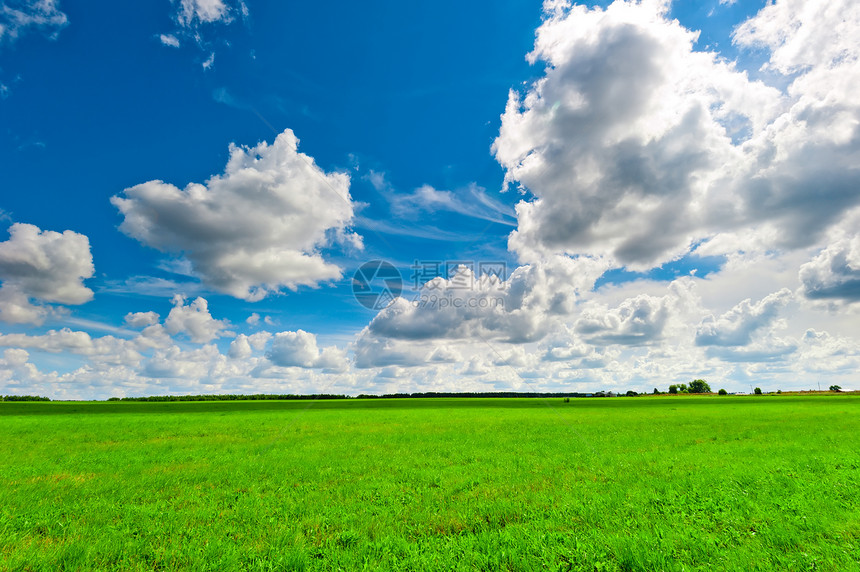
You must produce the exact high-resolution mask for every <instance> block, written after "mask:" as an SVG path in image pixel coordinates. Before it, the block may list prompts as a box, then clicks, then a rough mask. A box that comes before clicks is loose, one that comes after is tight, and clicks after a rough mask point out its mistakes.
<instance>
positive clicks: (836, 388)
mask: <svg viewBox="0 0 860 572" xmlns="http://www.w3.org/2000/svg"><path fill="white" fill-rule="evenodd" d="M830 391H835V392H836V393H839V392H840V391H842V386H840V385H831V386H830Z"/></svg>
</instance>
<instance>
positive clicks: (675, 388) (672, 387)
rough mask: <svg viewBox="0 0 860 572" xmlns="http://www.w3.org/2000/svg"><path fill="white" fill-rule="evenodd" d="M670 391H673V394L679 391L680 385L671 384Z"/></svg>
mask: <svg viewBox="0 0 860 572" xmlns="http://www.w3.org/2000/svg"><path fill="white" fill-rule="evenodd" d="M669 393H671V394H672V395H674V394H676V393H678V386H677V385H674V384H673V385H670V386H669Z"/></svg>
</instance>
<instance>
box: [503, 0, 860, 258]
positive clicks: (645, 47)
mask: <svg viewBox="0 0 860 572" xmlns="http://www.w3.org/2000/svg"><path fill="white" fill-rule="evenodd" d="M858 33H860V8H858V5H857V4H856V3H855V2H850V1H848V0H844V1H839V2H831V3H825V2H800V1H779V2H776V3H774V4H772V5H768V6H767V7H765V8H764V9H763V10H762V11H761V12H760V13H759V14H758V15H757V16H755V17H754V18H752V19H751V20H749V21H748V22H746V23H745V24H743V25H742V26H740V27H739V28H738V30H737V32H736V34H735V36H734V40H735V42H736V43H737V44H738V45H740V46H742V47H748V46H763V47H765V48H766V49H768V50H770V59H769V62H768V67H769V69H771V70H774V71H775V72H777V73H781V74H785V75H786V76H787V77H788V79H790V84H789V86H788V88H787V89H783V88H781V87H772V86H768V85H765V84H764V83H763V82H761V81H751V80H750V79H749V77H748V75H747V74H746V72H743V71H739V70H738V69H736V67H735V65H734V64H732V63H729V62H726V61H725V60H723V59H721V58H720V56H719V55H718V54H717V53H714V52H709V51H699V50H696V49H694V41H695V40H696V37H697V36H696V33H694V32H692V31H689V30H687V29H685V28H683V27H682V26H681V25H680V24H679V23H678V22H677V21H676V20H670V19H669V18H668V17H667V14H666V3H654V2H641V3H634V2H623V1H621V0H618V1H616V2H613V3H612V4H611V5H610V6H609V7H608V8H606V9H602V8H593V9H588V8H585V7H582V6H571V5H570V4H569V3H567V2H553V3H551V4H549V5H548V14H547V18H546V20H545V22H544V23H543V24H542V25H541V27H540V28H539V29H538V33H537V40H536V42H535V49H534V51H533V52H532V53H531V54H530V55H529V59H530V61H532V62H537V61H543V62H545V63H546V71H545V72H544V75H543V77H541V78H540V79H538V80H537V81H535V82H533V83H532V84H530V85H529V86H528V89H527V91H526V93H525V94H524V95H520V94H518V93H515V92H512V93H511V95H510V98H509V102H508V106H507V109H506V110H505V113H504V115H503V118H502V127H501V130H500V133H499V136H498V138H497V139H496V141H495V143H494V145H493V152H494V153H495V156H496V159H497V160H498V161H499V162H500V164H501V165H502V166H503V167H504V168H505V169H506V181H507V182H508V183H509V184H510V183H518V184H520V185H522V186H523V188H524V189H526V190H527V191H528V192H530V193H531V197H528V198H527V199H525V200H523V201H521V202H520V203H519V205H518V207H517V217H518V223H519V225H518V229H517V231H515V232H514V233H512V234H511V237H510V241H509V245H510V247H511V248H512V249H513V250H515V251H516V252H517V253H518V254H519V255H520V257H521V258H522V259H525V260H531V259H536V258H540V257H541V256H544V255H546V253H558V252H567V253H570V254H592V255H603V256H609V257H611V258H613V259H614V260H615V261H616V262H617V264H618V265H620V266H627V267H628V268H632V269H647V268H651V267H654V266H658V265H660V264H662V263H664V262H667V261H671V260H673V259H675V258H677V257H679V256H682V255H684V254H685V253H688V252H689V251H690V250H691V249H693V248H695V247H696V246H697V245H698V244H700V243H701V242H702V241H708V240H711V239H713V241H712V244H711V245H710V250H711V252H710V253H712V254H721V253H724V252H728V251H726V250H722V251H720V247H718V246H717V245H721V246H722V247H723V248H725V247H727V246H728V247H736V246H737V245H738V243H741V242H743V241H744V240H746V242H747V243H751V244H754V245H756V246H757V247H758V248H763V249H769V248H779V249H794V248H800V247H806V246H811V245H813V244H815V242H816V241H817V240H819V239H820V237H821V236H823V235H824V234H825V233H826V232H827V230H828V229H829V228H830V227H831V226H832V225H833V224H834V223H835V222H836V221H838V219H839V218H840V217H841V215H842V213H843V212H844V211H845V209H848V208H850V207H853V206H856V205H858V204H860V190H858V189H860V168H858V167H857V165H858V164H860V143H858V141H860V137H858V136H857V133H858V126H860V98H858V97H857V93H858V92H860V90H858V88H860V66H858V54H860V48H858V45H860V44H858V41H857V37H858ZM731 237H735V238H734V239H733V240H732V238H731ZM707 246H708V245H707V244H706V247H707Z"/></svg>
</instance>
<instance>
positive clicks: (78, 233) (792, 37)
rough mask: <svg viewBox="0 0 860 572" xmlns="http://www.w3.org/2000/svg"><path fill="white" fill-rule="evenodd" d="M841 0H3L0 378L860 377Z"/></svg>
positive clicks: (781, 380)
mask: <svg viewBox="0 0 860 572" xmlns="http://www.w3.org/2000/svg"><path fill="white" fill-rule="evenodd" d="M828 6H830V9H827V7H828ZM837 8H839V7H838V6H837V7H835V8H834V7H833V6H832V5H830V4H825V3H818V2H807V3H800V4H798V3H796V2H785V1H782V0H780V1H777V2H775V3H774V4H772V5H769V6H767V7H765V2H743V1H740V0H739V1H736V2H718V1H713V2H680V1H679V2H674V3H667V2H660V1H643V2H638V3H636V2H630V3H625V2H620V1H619V2H614V3H610V2H601V3H594V4H587V5H582V6H577V5H573V4H567V3H564V2H547V3H545V4H543V3H541V2H522V1H516V2H515V1H497V2H469V3H466V4H463V3H461V2H456V3H455V2H447V1H441V2H434V3H432V4H418V5H403V3H395V2H375V3H370V4H355V3H334V4H325V5H316V4H312V3H311V4H308V3H292V2H278V3H275V2H271V3H256V2H252V1H250V0H249V1H247V2H241V1H239V2H235V1H234V2H230V1H228V0H178V1H173V2H170V1H167V0H165V1H163V2H155V3H144V4H142V5H129V6H123V7H122V9H121V10H120V11H117V9H116V7H115V5H114V4H112V3H111V4H109V3H104V5H100V4H99V3H98V2H88V3H86V4H85V5H84V4H79V3H72V2H67V1H62V0H60V1H57V0H40V1H33V0H18V1H14V2H13V1H7V2H6V3H4V4H2V8H0V26H2V27H0V96H2V97H0V133H2V136H0V146H2V147H0V156H2V157H3V159H2V177H3V182H2V189H3V192H2V194H0V210H2V220H0V224H2V226H3V227H4V228H3V230H4V232H5V234H3V235H2V236H0V241H3V240H5V241H6V242H3V243H2V244H0V282H2V286H0V288H2V289H0V355H3V356H4V357H3V359H2V360H0V393H41V394H46V395H50V396H51V397H58V398H59V397H69V398H104V397H109V396H111V395H139V394H153V393H158V394H161V393H217V392H233V391H242V392H257V391H260V392H264V391H265V392H268V391H295V392H312V391H323V390H324V391H328V392H331V391H336V392H343V393H351V394H355V393H362V392H380V391H420V390H446V391H447V390H488V391H493V390H511V389H513V390H523V391H534V390H540V391H544V390H545V391H563V390H597V389H625V390H626V389H636V390H640V391H642V390H650V389H651V388H653V387H655V386H657V387H660V388H661V389H665V387H667V386H668V385H669V384H670V383H678V382H685V381H689V379H693V378H695V377H705V378H706V379H710V380H712V381H713V384H717V385H719V386H721V387H726V388H727V389H729V390H733V391H744V390H747V391H748V389H749V385H750V383H754V384H756V385H763V386H766V388H771V389H774V390H775V389H777V388H782V389H791V388H799V389H808V388H809V387H813V386H816V387H817V384H818V383H820V382H823V383H825V384H826V385H830V384H831V383H838V384H841V385H843V386H846V387H850V386H852V382H853V379H852V376H853V372H854V371H856V367H857V365H860V355H858V352H857V350H855V349H854V348H856V347H860V346H858V344H857V335H858V334H860V332H858V331H857V327H856V326H855V322H857V320H856V312H857V308H858V301H860V291H858V289H857V284H860V242H858V238H857V231H856V228H857V225H856V223H857V221H860V216H858V212H860V211H858V209H860V191H858V188H860V187H858V182H860V177H858V173H857V169H856V167H855V165H857V164H858V163H857V161H856V159H857V157H858V149H857V143H856V141H857V140H858V138H857V137H856V133H857V124H858V117H860V113H858V109H860V104H858V101H857V96H856V93H857V91H856V90H852V89H851V88H852V86H854V85H855V83H854V82H855V81H857V80H858V78H860V71H858V63H857V56H858V50H857V47H856V42H854V39H855V38H856V34H857V33H858V30H860V15H858V9H857V8H856V7H854V6H853V5H851V3H849V2H846V3H845V6H844V7H843V8H844V9H842V10H841V11H840V10H839V9H837ZM834 14H840V16H839V17H838V18H837V20H838V21H837V20H834V21H833V22H830V21H829V20H828V18H831V19H832V18H836V16H835V15H834ZM296 139H297V140H298V147H297V149H296V147H295V144H296V143H295V141H296ZM297 153H299V154H297ZM231 157H232V158H231ZM228 161H230V163H229V164H228ZM230 165H233V167H231V166H230ZM55 233H59V234H55ZM372 260H386V261H389V262H391V263H392V264H393V265H394V266H395V267H397V268H398V269H399V270H400V272H401V273H402V276H403V280H404V290H403V293H402V296H403V299H402V300H399V301H398V302H396V303H395V304H393V305H391V306H390V307H387V308H376V309H368V308H365V307H363V306H362V305H361V304H359V303H358V302H357V301H356V299H355V298H354V296H353V287H354V284H355V281H354V279H353V275H354V273H355V272H356V270H357V269H358V268H359V267H360V266H361V265H362V264H364V263H366V262H368V261H372ZM416 262H418V263H420V264H419V266H420V267H421V268H423V269H425V270H426V268H427V267H428V265H431V264H437V263H438V264H439V265H440V266H439V268H440V269H445V268H449V269H450V270H451V271H452V272H451V273H450V275H449V276H446V277H445V278H450V280H444V279H443V278H438V279H437V280H435V281H433V282H432V283H430V284H429V285H427V286H425V287H424V289H423V290H421V291H417V290H415V289H414V288H413V286H412V283H413V273H414V269H413V268H412V267H413V266H414V265H415V263H416ZM460 262H463V263H467V266H469V265H470V264H471V267H472V270H467V269H465V267H464V268H463V269H461V271H460V274H456V273H455V272H454V269H455V268H457V264H458V263H460ZM498 264H504V266H505V274H504V276H503V280H502V282H501V283H491V281H489V282H488V281H487V279H486V278H484V279H482V278H481V276H480V269H481V268H483V267H484V265H487V267H489V265H498ZM472 271H474V274H470V272H472ZM430 278H432V275H431V274H428V273H427V272H423V275H422V277H421V279H420V280H419V281H420V282H424V281H426V280H429V279H430ZM462 284H468V287H467V288H466V289H465V290H464V289H463V288H462ZM458 285H459V286H458ZM382 286H384V285H383V284H382V283H380V282H378V281H377V282H376V283H374V288H381V287H382ZM441 293H444V298H445V300H446V302H445V304H446V305H445V306H442V307H439V306H438V305H435V306H428V305H426V303H427V301H428V300H429V299H430V298H429V297H430V296H431V295H432V296H437V295H440V296H441ZM434 299H435V298H434ZM440 299H441V298H440ZM422 300H423V302H422ZM454 300H457V301H459V302H461V303H462V304H461V306H460V307H455V304H454ZM493 300H496V301H497V302H498V304H497V305H493V304H494V302H493ZM481 301H483V302H481ZM481 303H485V304H486V305H485V306H481V305H480V304H481ZM470 304H471V306H470ZM822 362H826V363H827V364H828V365H827V366H826V367H822ZM687 378H689V379H687ZM713 384H712V385H713ZM855 385H856V384H855Z"/></svg>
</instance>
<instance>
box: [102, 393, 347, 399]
mask: <svg viewBox="0 0 860 572" xmlns="http://www.w3.org/2000/svg"><path fill="white" fill-rule="evenodd" d="M294 399H349V396H348V395H332V394H328V393H322V394H317V395H295V394H292V393H284V394H274V393H255V394H252V395H243V394H238V395H237V394H224V395H151V396H149V397H111V398H110V399H108V401H274V400H284V401H285V400H294Z"/></svg>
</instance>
